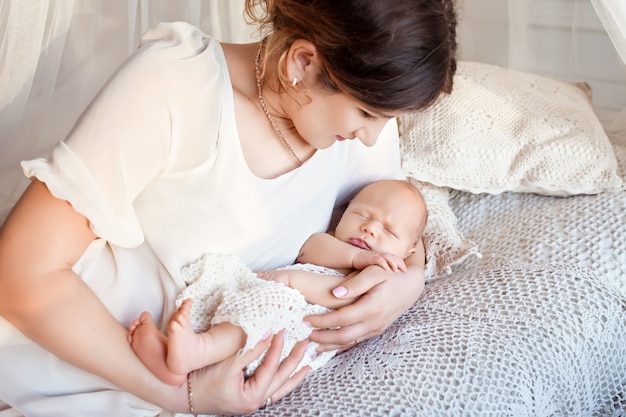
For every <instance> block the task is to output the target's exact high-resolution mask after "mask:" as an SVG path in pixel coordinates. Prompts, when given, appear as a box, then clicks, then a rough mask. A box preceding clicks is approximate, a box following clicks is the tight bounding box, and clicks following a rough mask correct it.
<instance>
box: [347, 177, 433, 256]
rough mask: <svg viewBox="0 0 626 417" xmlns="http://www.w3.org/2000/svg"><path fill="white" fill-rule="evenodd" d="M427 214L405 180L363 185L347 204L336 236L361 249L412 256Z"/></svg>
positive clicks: (423, 203) (421, 200)
mask: <svg viewBox="0 0 626 417" xmlns="http://www.w3.org/2000/svg"><path fill="white" fill-rule="evenodd" d="M427 219H428V214H427V211H426V203H425V201H424V198H423V197H422V194H421V193H420V192H419V190H418V189H417V188H415V187H414V186H413V185H412V184H410V183H409V182H408V181H402V180H382V181H377V182H374V183H371V184H369V185H367V186H365V187H364V188H363V189H361V191H359V193H358V194H357V195H356V196H355V197H354V198H353V199H352V201H350V204H349V205H348V207H347V208H346V211H345V212H344V213H343V216H342V217H341V219H340V220H339V223H338V224H337V227H336V229H335V237H337V238H338V239H339V240H342V241H344V242H347V243H350V244H352V245H355V246H358V247H360V248H363V249H367V250H373V251H377V252H384V253H390V254H392V255H395V256H398V257H399V258H401V259H404V258H406V257H407V256H409V255H411V254H412V253H413V252H415V250H416V246H417V244H418V242H419V241H420V239H421V238H422V233H423V232H424V227H425V226H426V220H427Z"/></svg>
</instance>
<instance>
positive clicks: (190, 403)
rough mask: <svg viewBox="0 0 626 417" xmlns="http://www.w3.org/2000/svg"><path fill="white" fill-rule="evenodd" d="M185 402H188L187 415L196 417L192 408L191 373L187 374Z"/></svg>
mask: <svg viewBox="0 0 626 417" xmlns="http://www.w3.org/2000/svg"><path fill="white" fill-rule="evenodd" d="M187 400H188V401H189V413H190V414H191V415H192V416H193V417H196V416H197V414H196V409H195V408H194V406H193V391H192V390H191V372H189V373H188V374H187Z"/></svg>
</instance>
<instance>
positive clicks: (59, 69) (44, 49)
mask: <svg viewBox="0 0 626 417" xmlns="http://www.w3.org/2000/svg"><path fill="white" fill-rule="evenodd" d="M176 20H183V21H187V22H190V23H192V24H194V25H196V26H198V27H200V28H201V29H202V30H203V31H205V32H206V33H210V34H211V35H213V36H215V37H217V38H218V39H221V40H224V41H227V42H238V43H241V42H250V41H251V40H252V35H253V34H254V28H252V27H250V26H248V25H247V24H246V22H245V20H244V17H243V0H176V1H170V0H44V1H42V0H0V149H1V152H0V222H1V221H3V220H4V218H5V216H6V214H8V211H9V209H10V207H11V206H12V205H13V204H14V202H15V201H16V199H17V198H18V196H19V194H20V193H21V192H22V190H23V189H24V188H25V186H26V185H27V180H26V179H24V178H23V175H22V173H21V169H20V167H19V161H20V160H22V159H27V158H33V157H37V156H42V155H45V154H46V153H47V151H48V150H49V149H50V148H51V147H52V145H53V144H54V143H56V142H57V141H58V140H60V139H63V137H64V136H65V135H66V134H67V132H68V130H69V129H70V128H71V126H72V124H73V123H74V121H75V119H76V118H77V117H78V115H79V114H80V112H81V111H82V109H83V108H84V107H85V106H86V104H87V103H88V102H89V101H90V100H91V98H92V97H93V95H94V94H95V93H96V92H97V91H98V89H99V88H100V87H101V86H102V84H103V83H104V82H105V81H106V80H107V79H108V77H109V76H110V75H111V74H112V72H113V71H114V70H115V68H116V67H118V66H119V65H120V64H121V63H122V61H123V60H124V59H125V58H126V57H128V55H129V54H130V53H131V52H132V51H133V50H134V49H135V48H136V47H137V45H138V43H139V39H140V36H141V34H142V33H143V32H144V31H145V30H147V29H148V28H149V27H150V26H152V25H154V24H155V23H157V22H159V21H176Z"/></svg>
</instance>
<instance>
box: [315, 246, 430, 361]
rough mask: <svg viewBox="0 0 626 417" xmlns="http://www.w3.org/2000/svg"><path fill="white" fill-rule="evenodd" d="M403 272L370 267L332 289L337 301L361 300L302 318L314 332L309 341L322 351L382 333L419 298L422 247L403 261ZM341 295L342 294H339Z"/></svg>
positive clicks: (346, 346)
mask: <svg viewBox="0 0 626 417" xmlns="http://www.w3.org/2000/svg"><path fill="white" fill-rule="evenodd" d="M406 263H407V271H406V272H392V271H385V270H383V269H382V268H379V267H377V266H370V267H367V268H366V269H364V270H363V271H361V272H360V273H358V274H357V275H355V276H354V277H352V278H350V279H347V280H346V281H345V282H344V283H342V285H341V286H340V287H337V288H335V289H333V291H332V292H333V294H335V295H336V296H339V298H344V297H348V298H352V297H359V296H360V298H359V299H358V300H357V301H355V302H354V303H352V304H350V305H348V306H345V307H342V308H340V309H338V310H336V311H332V312H330V313H326V314H322V315H314V316H308V317H306V318H305V320H307V321H308V322H309V323H311V325H312V326H313V327H316V328H320V329H332V328H335V327H339V329H337V330H315V331H313V333H311V335H310V336H309V340H311V341H313V342H317V343H319V344H320V348H319V349H320V350H321V351H328V350H333V349H346V348H349V347H352V346H354V343H355V341H356V340H358V341H362V340H364V339H367V338H370V337H373V336H378V335H380V334H381V333H382V332H384V331H385V330H386V329H387V327H389V326H390V325H391V324H392V323H393V322H394V321H395V320H396V319H397V318H398V317H400V316H401V315H402V313H404V312H405V311H406V310H407V309H408V308H409V307H411V306H412V305H413V304H414V303H415V301H417V299H418V298H419V296H420V295H421V294H422V291H423V290H424V265H425V258H424V245H423V244H420V245H419V248H418V250H417V251H416V252H415V253H414V254H413V255H411V256H410V257H408V258H407V259H406ZM342 294H343V295H342Z"/></svg>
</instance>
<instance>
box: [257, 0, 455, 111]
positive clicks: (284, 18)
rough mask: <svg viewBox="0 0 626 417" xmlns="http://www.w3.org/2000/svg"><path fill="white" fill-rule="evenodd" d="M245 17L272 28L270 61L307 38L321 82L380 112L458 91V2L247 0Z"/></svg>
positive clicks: (427, 102)
mask: <svg viewBox="0 0 626 417" xmlns="http://www.w3.org/2000/svg"><path fill="white" fill-rule="evenodd" d="M246 14H247V15H248V16H249V17H250V19H251V20H252V21H253V22H256V23H258V24H260V31H261V34H262V35H267V34H270V33H271V36H269V37H268V39H267V41H266V44H265V50H264V60H265V62H267V61H274V62H279V60H280V56H281V55H282V54H283V53H284V52H285V51H286V50H287V49H288V48H289V46H290V45H291V44H292V43H293V41H295V40H296V39H306V40H308V41H310V42H311V43H313V44H314V45H315V46H316V48H317V50H318V52H319V53H320V56H321V59H322V63H323V70H322V73H321V75H320V79H319V81H320V83H321V84H322V85H323V86H325V87H326V88H328V89H330V90H332V91H343V92H345V93H346V94H348V95H350V96H351V97H353V98H355V99H356V100H358V101H360V102H362V103H364V104H366V105H368V106H370V107H372V108H374V109H379V110H411V111H415V110H421V109H424V108H426V107H428V106H429V105H431V104H433V103H434V102H435V101H436V100H437V98H438V97H439V95H440V94H441V93H442V92H445V93H450V92H451V91H452V78H453V75H454V73H455V71H456V50H457V44H456V24H457V19H456V11H455V7H454V0H384V1H383V0H246ZM281 85H284V80H281Z"/></svg>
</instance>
